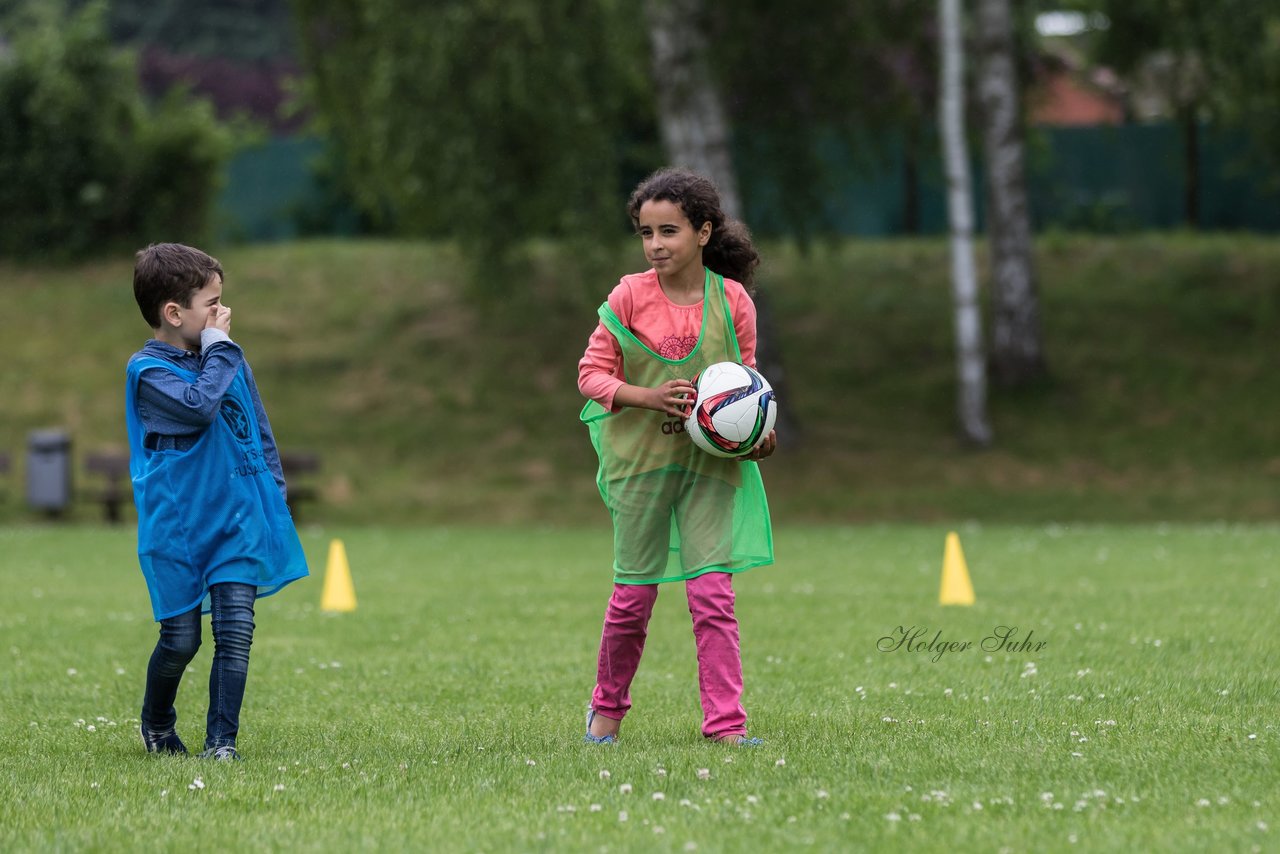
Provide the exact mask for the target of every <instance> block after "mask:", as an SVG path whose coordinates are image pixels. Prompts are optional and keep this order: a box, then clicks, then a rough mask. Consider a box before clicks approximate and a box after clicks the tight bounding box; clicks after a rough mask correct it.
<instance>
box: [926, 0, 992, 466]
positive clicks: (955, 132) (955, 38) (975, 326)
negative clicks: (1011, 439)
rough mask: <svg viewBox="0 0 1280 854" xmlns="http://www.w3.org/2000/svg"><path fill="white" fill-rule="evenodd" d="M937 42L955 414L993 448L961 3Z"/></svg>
mask: <svg viewBox="0 0 1280 854" xmlns="http://www.w3.org/2000/svg"><path fill="white" fill-rule="evenodd" d="M938 39H939V42H940V46H941V49H942V62H941V63H940V66H941V75H940V81H939V98H938V123H939V124H940V125H941V129H942V141H943V159H944V161H945V164H946V175H947V215H948V219H949V220H950V222H951V290H952V299H953V302H954V308H955V333H956V373H957V376H958V378H959V393H958V395H957V402H956V410H957V415H958V416H959V420H960V430H961V433H962V434H963V436H964V438H965V439H966V440H968V441H969V442H972V443H973V444H975V445H979V446H986V445H989V444H991V438H992V436H991V426H990V424H989V423H988V421H987V376H986V365H985V364H984V361H983V357H982V316H981V314H980V312H979V311H978V278H977V274H976V273H975V271H974V263H973V194H972V187H971V179H970V176H969V151H968V144H967V143H966V142H965V130H964V106H965V100H964V47H963V40H962V37H961V19H960V0H938Z"/></svg>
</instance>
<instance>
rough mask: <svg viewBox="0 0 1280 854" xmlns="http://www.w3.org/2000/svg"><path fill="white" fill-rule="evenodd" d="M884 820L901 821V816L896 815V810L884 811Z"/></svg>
mask: <svg viewBox="0 0 1280 854" xmlns="http://www.w3.org/2000/svg"><path fill="white" fill-rule="evenodd" d="M884 820H885V821H902V816H900V815H898V814H897V813H896V812H891V813H886V814H885V817H884Z"/></svg>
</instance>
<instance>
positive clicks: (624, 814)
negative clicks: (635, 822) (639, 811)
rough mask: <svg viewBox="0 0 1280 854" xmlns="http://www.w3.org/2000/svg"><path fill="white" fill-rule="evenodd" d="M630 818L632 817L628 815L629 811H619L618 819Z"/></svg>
mask: <svg viewBox="0 0 1280 854" xmlns="http://www.w3.org/2000/svg"><path fill="white" fill-rule="evenodd" d="M628 818H630V816H629V815H627V811H626V810H619V811H618V821H626V820H627V819H628Z"/></svg>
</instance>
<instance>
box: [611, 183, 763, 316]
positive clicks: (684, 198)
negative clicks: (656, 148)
mask: <svg viewBox="0 0 1280 854" xmlns="http://www.w3.org/2000/svg"><path fill="white" fill-rule="evenodd" d="M655 200H656V201H665V202H671V203H672V204H675V205H679V206H680V209H681V210H682V211H684V215H685V216H686V217H688V218H689V222H690V224H692V225H693V227H694V230H695V231H696V230H697V229H699V228H702V224H703V223H705V222H709V223H711V239H710V240H708V241H707V245H706V246H704V247H703V248H702V263H703V264H705V265H706V266H707V267H708V268H710V269H711V270H714V271H715V272H717V273H719V274H720V275H722V276H727V277H728V278H730V279H734V280H735V281H737V282H740V283H741V284H742V285H743V287H745V288H746V289H747V290H748V291H754V290H755V288H754V280H755V270H756V267H757V266H759V264H760V253H759V252H757V251H756V247H755V245H754V244H753V243H752V242H751V232H750V231H749V230H748V229H747V227H746V225H744V224H743V223H742V222H740V221H738V220H736V219H729V217H727V216H725V213H724V210H723V209H722V208H721V207H720V191H719V190H717V189H716V185H715V184H713V183H711V181H710V180H708V179H707V178H704V177H702V176H701V175H699V174H697V173H696V172H690V171H689V170H687V169H671V168H668V169H659V170H658V171H657V172H654V173H653V174H652V175H650V176H649V177H648V178H645V179H644V180H643V181H641V182H640V184H639V186H637V187H636V188H635V191H634V192H632V193H631V199H630V200H629V201H628V202H627V213H628V214H629V215H630V216H631V224H632V225H633V226H639V224H640V208H641V206H642V205H644V203H645V202H650V201H655Z"/></svg>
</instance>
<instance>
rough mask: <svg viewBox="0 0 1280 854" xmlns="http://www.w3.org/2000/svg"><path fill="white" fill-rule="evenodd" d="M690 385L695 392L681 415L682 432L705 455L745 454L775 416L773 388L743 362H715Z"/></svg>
mask: <svg viewBox="0 0 1280 854" xmlns="http://www.w3.org/2000/svg"><path fill="white" fill-rule="evenodd" d="M693 384H694V385H695V386H697V388H698V394H697V396H696V397H695V399H694V402H693V408H692V409H691V410H690V411H689V415H688V417H687V418H685V422H684V427H685V432H686V433H688V434H689V438H691V439H693V443H694V444H695V445H697V446H698V447H699V448H701V449H702V450H704V451H706V452H707V453H708V454H712V455H713V456H717V457H740V456H742V455H744V454H749V453H751V451H752V450H753V449H754V448H755V446H756V445H758V444H760V440H761V439H763V438H764V437H765V436H768V435H769V431H770V430H772V429H773V425H774V422H775V421H777V419H778V404H777V402H776V401H775V400H774V399H773V387H772V386H771V385H769V381H768V380H766V379H765V378H764V377H762V376H761V375H760V373H759V372H758V371H756V370H754V369H753V368H748V367H747V366H746V365H743V364H740V363H738V362H716V363H715V364H714V365H708V366H707V367H706V368H704V369H703V370H702V371H701V372H700V373H699V374H698V375H697V376H696V377H694V378H693Z"/></svg>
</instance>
